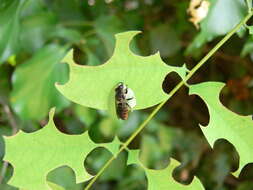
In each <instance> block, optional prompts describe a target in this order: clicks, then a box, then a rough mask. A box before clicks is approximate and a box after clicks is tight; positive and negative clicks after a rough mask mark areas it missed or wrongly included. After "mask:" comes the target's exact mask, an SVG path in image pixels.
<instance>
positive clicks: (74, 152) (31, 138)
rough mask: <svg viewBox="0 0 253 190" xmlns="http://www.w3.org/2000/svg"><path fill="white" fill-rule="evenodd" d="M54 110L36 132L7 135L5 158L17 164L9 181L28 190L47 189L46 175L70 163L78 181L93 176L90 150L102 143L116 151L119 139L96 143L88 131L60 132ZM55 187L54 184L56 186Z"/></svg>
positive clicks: (48, 186) (101, 145)
mask: <svg viewBox="0 0 253 190" xmlns="http://www.w3.org/2000/svg"><path fill="white" fill-rule="evenodd" d="M53 115H54V110H52V111H51V113H50V115H49V117H50V118H49V122H48V124H47V125H46V126H45V127H43V128H42V129H41V130H39V131H36V132H34V133H24V132H22V131H20V132H19V133H17V134H16V135H14V136H12V137H5V143H6V154H5V157H4V160H6V161H8V162H10V163H11V164H12V166H13V167H14V173H13V177H12V178H11V179H10V181H9V184H10V185H13V186H16V187H19V188H23V189H26V190H47V189H50V186H52V184H50V185H48V183H47V182H46V177H47V174H48V172H50V171H52V170H53V169H55V168H57V167H60V166H63V165H67V166H69V167H71V168H72V169H73V170H74V171H75V175H76V181H77V183H79V182H82V181H85V180H88V179H89V178H90V177H92V176H90V175H89V174H88V173H87V172H86V170H85V169H84V165H83V163H84V159H85V157H86V156H87V155H88V153H89V152H90V151H92V150H93V149H94V148H96V147H98V146H100V147H105V148H107V149H108V150H110V151H111V152H112V153H115V152H116V151H117V150H118V147H119V145H120V144H119V141H118V139H115V140H114V142H112V143H110V144H95V143H94V142H92V141H91V140H90V138H89V136H88V133H87V132H85V133H83V134H81V135H67V134H63V133H61V132H59V131H58V130H57V128H56V127H55V125H54V122H53ZM54 186H55V185H54Z"/></svg>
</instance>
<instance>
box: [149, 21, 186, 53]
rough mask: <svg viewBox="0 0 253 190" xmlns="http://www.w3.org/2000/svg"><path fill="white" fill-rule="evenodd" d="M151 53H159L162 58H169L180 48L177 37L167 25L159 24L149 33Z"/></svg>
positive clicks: (173, 30)
mask: <svg viewBox="0 0 253 190" xmlns="http://www.w3.org/2000/svg"><path fill="white" fill-rule="evenodd" d="M150 43H151V49H152V52H156V51H157V50H159V51H160V54H161V56H162V57H171V56H173V55H175V54H176V53H177V52H178V51H179V50H180V48H181V44H180V40H179V36H178V34H177V32H176V31H175V29H173V28H172V27H170V26H169V24H168V23H165V24H160V25H158V26H156V27H155V28H153V29H152V30H151V32H150Z"/></svg>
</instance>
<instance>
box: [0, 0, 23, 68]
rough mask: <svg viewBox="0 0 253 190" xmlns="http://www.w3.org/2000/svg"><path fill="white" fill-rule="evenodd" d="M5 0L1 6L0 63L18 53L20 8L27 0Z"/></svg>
mask: <svg viewBox="0 0 253 190" xmlns="http://www.w3.org/2000/svg"><path fill="white" fill-rule="evenodd" d="M3 1H5V2H4V3H3V2H1V3H3V4H4V5H5V6H2V7H0V26H1V27H0V63H2V62H3V61H6V60H7V59H8V57H9V56H11V55H13V54H14V53H16V51H17V49H18V47H19V31H20V23H19V17H20V10H21V7H22V5H23V4H24V2H25V0H13V1H6V0H3Z"/></svg>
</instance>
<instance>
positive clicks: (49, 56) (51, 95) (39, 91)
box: [11, 45, 69, 120]
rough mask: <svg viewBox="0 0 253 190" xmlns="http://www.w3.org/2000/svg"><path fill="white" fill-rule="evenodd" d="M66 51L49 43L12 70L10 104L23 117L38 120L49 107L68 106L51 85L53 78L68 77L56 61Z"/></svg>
mask: <svg viewBox="0 0 253 190" xmlns="http://www.w3.org/2000/svg"><path fill="white" fill-rule="evenodd" d="M65 51H66V49H65V48H61V47H59V46H56V45H48V46H46V47H44V48H42V49H40V50H39V51H38V52H37V53H36V54H35V55H34V56H33V57H32V58H31V59H29V60H28V61H27V62H26V63H24V64H21V65H19V66H18V67H17V69H16V70H15V72H14V75H13V78H12V79H13V80H12V82H13V91H12V92H11V104H12V107H13V108H14V110H15V111H16V113H18V115H19V116H20V117H21V118H22V119H32V120H39V119H42V118H43V117H45V116H46V114H47V113H48V111H49V109H50V107H52V106H57V109H63V108H65V107H66V106H68V105H69V102H68V101H67V100H66V99H65V98H64V97H63V96H61V95H60V94H59V92H57V90H56V89H55V87H54V83H55V82H56V81H58V82H65V81H66V80H67V72H68V68H67V66H66V65H65V64H59V62H60V60H61V58H62V57H63V55H64V53H65Z"/></svg>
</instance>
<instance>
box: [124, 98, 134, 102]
mask: <svg viewBox="0 0 253 190" xmlns="http://www.w3.org/2000/svg"><path fill="white" fill-rule="evenodd" d="M132 99H134V98H133V97H132V98H127V99H126V100H127V101H128V100H132Z"/></svg>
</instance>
